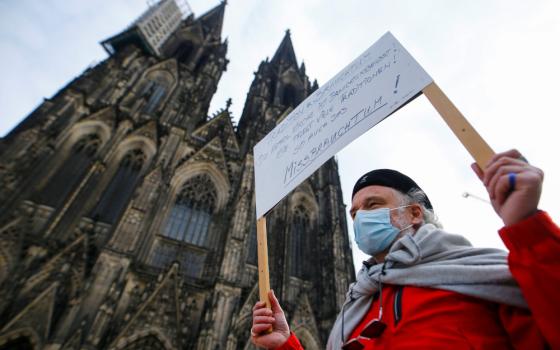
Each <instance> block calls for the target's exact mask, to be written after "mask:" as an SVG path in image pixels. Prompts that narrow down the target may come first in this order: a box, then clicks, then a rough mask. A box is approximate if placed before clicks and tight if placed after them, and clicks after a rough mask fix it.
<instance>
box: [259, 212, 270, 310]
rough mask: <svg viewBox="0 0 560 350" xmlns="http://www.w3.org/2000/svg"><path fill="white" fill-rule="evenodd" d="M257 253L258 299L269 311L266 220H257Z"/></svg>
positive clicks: (263, 218)
mask: <svg viewBox="0 0 560 350" xmlns="http://www.w3.org/2000/svg"><path fill="white" fill-rule="evenodd" d="M257 252H258V259H259V260H258V264H259V298H260V301H264V302H265V303H266V307H267V308H269V309H270V300H269V299H268V292H269V291H270V276H269V273H268V245H267V242H266V218H265V217H264V216H262V217H260V218H258V219H257Z"/></svg>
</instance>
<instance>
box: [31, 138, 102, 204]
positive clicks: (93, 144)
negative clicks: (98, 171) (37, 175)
mask: <svg viewBox="0 0 560 350" xmlns="http://www.w3.org/2000/svg"><path fill="white" fill-rule="evenodd" d="M100 145H101V139H100V138H99V136H98V135H97V134H89V135H86V136H84V137H82V138H81V139H80V140H79V141H78V142H76V144H75V145H74V147H72V150H71V151H70V154H69V155H68V157H67V158H66V160H65V161H64V162H63V163H62V165H61V166H60V167H59V168H58V170H57V171H56V172H55V174H54V175H53V176H52V177H51V178H50V179H49V181H48V182H47V184H46V185H45V186H44V187H43V188H42V189H41V190H40V191H39V192H37V194H36V195H35V196H33V200H34V201H36V202H38V203H41V204H46V205H48V206H51V207H53V208H57V207H58V206H60V205H61V204H62V203H63V202H64V200H65V199H66V197H67V196H68V195H69V194H70V192H71V191H72V189H74V187H75V186H76V185H77V184H78V183H79V182H80V180H81V178H82V177H83V175H84V174H85V172H86V171H87V169H89V168H90V166H91V163H92V161H93V157H94V156H95V154H96V153H97V150H98V149H99V146H100Z"/></svg>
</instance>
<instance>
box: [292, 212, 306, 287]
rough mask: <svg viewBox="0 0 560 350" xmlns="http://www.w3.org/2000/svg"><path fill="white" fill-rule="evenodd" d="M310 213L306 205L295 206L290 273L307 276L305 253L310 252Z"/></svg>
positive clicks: (301, 276)
mask: <svg viewBox="0 0 560 350" xmlns="http://www.w3.org/2000/svg"><path fill="white" fill-rule="evenodd" d="M310 227H311V225H310V219H309V213H308V212H307V210H306V209H305V207H304V206H302V205H298V206H296V207H295V208H294V211H293V214H292V222H291V225H290V245H289V247H290V264H289V267H290V275H291V276H295V277H300V278H303V277H306V276H305V274H306V271H307V269H306V267H305V259H304V257H305V255H306V254H309V250H308V248H309V247H308V244H307V242H308V241H309V239H308V237H309V234H310V232H309V229H310Z"/></svg>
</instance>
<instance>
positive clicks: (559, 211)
mask: <svg viewBox="0 0 560 350" xmlns="http://www.w3.org/2000/svg"><path fill="white" fill-rule="evenodd" d="M189 3H190V5H191V7H192V10H193V11H194V12H195V14H196V15H200V14H202V13H204V12H205V11H207V10H208V9H209V8H211V7H213V6H215V5H217V4H218V1H208V0H206V1H201V0H199V1H189ZM144 9H146V3H145V1H143V0H98V1H70V0H67V1H62V0H58V1H57V0H50V1H49V0H42V1H39V0H35V1H31V0H23V1H22V0H17V1H16V0H3V1H0V52H1V53H2V54H1V55H0V135H5V134H6V133H7V132H8V131H9V130H11V129H12V128H13V127H14V126H15V125H16V124H17V123H18V122H19V121H20V120H21V119H22V118H24V117H25V116H26V115H27V114H28V113H29V112H31V111H32V110H33V109H34V108H35V107H36V106H38V105H39V104H40V103H41V101H42V99H43V98H45V97H51V96H52V95H54V94H55V93H56V92H57V91H58V89H60V88H61V87H63V85H64V84H66V83H67V82H69V81H70V80H71V79H72V78H74V77H76V76H78V75H79V74H81V72H83V70H84V69H85V68H86V67H87V66H88V65H90V64H92V63H93V62H95V61H101V60H103V59H105V58H106V57H107V55H106V53H105V52H104V50H103V49H102V48H101V46H100V45H99V44H98V43H99V42H100V41H102V40H103V39H106V38H107V37H109V36H111V35H113V34H115V33H117V32H119V31H121V30H122V29H124V28H125V27H126V26H127V25H128V24H129V23H130V22H131V21H133V20H134V19H135V18H136V17H137V16H139V15H140V14H141V13H142V11H143V10H144ZM287 28H289V29H291V33H292V41H293V43H294V48H295V52H296V56H297V59H298V61H299V62H301V60H303V61H304V62H305V64H306V68H307V74H308V75H309V77H310V79H312V80H313V79H315V78H316V79H317V80H318V81H319V84H320V85H321V84H322V83H325V82H326V81H328V80H329V79H330V78H331V77H332V76H334V75H335V74H336V73H337V72H338V71H340V70H341V69H342V68H344V66H346V64H348V63H349V62H350V61H352V60H353V59H354V58H356V57H357V56H358V55H359V54H361V53H362V52H363V51H364V50H365V49H366V48H368V47H369V46H370V45H371V44H372V43H373V42H375V41H376V40H377V39H378V38H379V37H380V36H381V35H383V34H384V33H385V32H387V31H391V32H392V33H393V34H394V35H395V36H396V37H397V38H398V39H399V41H400V42H401V43H402V44H403V45H404V47H405V48H407V50H408V51H409V52H410V53H411V54H412V55H413V56H414V57H415V58H416V60H417V61H418V62H419V63H420V64H421V65H422V66H423V67H424V69H425V70H426V71H427V72H428V73H429V74H430V75H431V76H432V77H433V78H434V80H435V81H436V82H437V83H438V84H439V85H440V87H441V88H442V89H443V90H444V92H445V93H446V94H447V95H448V96H449V97H450V99H451V100H452V101H453V102H454V103H455V104H456V105H457V107H458V108H459V109H460V110H461V111H462V112H463V114H464V115H465V116H466V117H467V119H468V120H469V121H470V122H471V124H473V126H474V127H475V128H476V129H477V130H478V131H479V133H480V134H481V135H482V137H483V138H485V139H486V141H487V142H488V143H489V144H490V146H491V147H492V148H493V149H494V150H495V151H504V150H507V149H509V148H512V147H515V148H518V149H519V150H521V151H522V152H523V153H524V154H525V155H526V157H527V158H528V159H529V161H530V162H531V163H533V164H535V165H537V166H540V167H541V168H542V169H543V170H544V171H545V185H544V191H543V196H542V199H541V205H540V207H541V208H542V209H544V210H547V211H548V212H549V213H550V214H551V215H552V217H553V218H554V219H556V220H559V219H560V204H559V203H560V202H559V200H558V196H559V195H560V191H559V188H560V162H559V156H558V152H559V151H560V134H559V126H560V123H559V122H558V119H559V118H560V115H559V113H558V108H557V104H556V103H555V102H556V101H557V100H558V96H557V94H558V91H559V89H558V88H557V84H558V82H559V81H560V50H559V48H558V40H559V38H560V2H557V1H554V0H543V1H534V2H529V1H511V0H509V1H506V0H504V1H489V0H484V1H483V0H471V1H462V2H458V1H446V0H439V1H435V0H434V1H428V0H425V1H414V0H409V1H358V0H347V1H336V2H335V1H324V0H323V1H320V0H312V1H301V0H298V1H295V0H294V1H286V0H283V1H258V0H231V1H230V3H229V4H228V6H227V8H226V18H225V27H224V31H223V36H224V38H225V37H229V51H228V58H229V59H230V61H231V62H230V64H229V66H228V71H227V72H226V73H225V74H224V76H223V77H222V80H221V82H220V84H219V87H218V93H217V94H216V95H215V97H214V99H213V101H212V105H211V107H210V114H211V113H213V112H214V111H215V110H217V109H219V108H221V107H224V106H225V101H226V100H227V98H229V97H231V98H232V99H233V106H232V109H231V110H232V111H233V114H234V118H235V119H236V120H237V119H239V116H240V114H241V111H242V108H243V104H244V101H245V96H246V93H247V91H248V89H249V85H250V83H251V80H252V78H253V74H252V73H253V72H254V71H255V70H256V69H257V67H258V64H259V62H260V61H261V60H263V59H264V58H265V57H267V56H269V57H271V56H272V55H273V54H274V51H275V50H276V48H277V47H278V44H279V43H280V41H281V39H282V37H283V35H284V32H285V30H286V29H287ZM555 43H556V44H555ZM337 159H338V162H339V168H340V177H341V180H342V190H343V193H344V200H345V203H346V204H347V205H348V207H349V204H350V193H351V190H352V186H353V184H354V182H355V181H356V179H358V178H359V177H360V176H361V175H362V174H363V173H365V172H367V171H369V170H371V169H374V168H382V167H388V168H394V169H398V170H400V171H402V172H404V173H406V174H408V175H409V176H411V177H412V178H413V179H415V180H416V182H418V184H419V185H420V186H421V187H422V188H423V189H424V190H425V191H426V192H427V194H428V196H429V197H430V200H431V202H432V204H433V205H434V208H435V211H436V213H437V214H438V216H439V217H440V220H441V221H442V222H443V224H444V226H445V228H446V229H447V230H448V231H450V232H454V233H461V234H463V235H465V236H466V237H467V238H468V239H469V240H470V241H471V242H472V243H473V244H474V245H475V246H492V247H502V248H503V244H502V243H501V241H500V239H499V237H498V235H497V233H496V230H497V229H499V228H500V227H501V222H500V220H499V218H498V217H497V216H496V215H495V214H494V212H493V210H492V208H491V207H490V205H489V204H486V203H484V202H482V201H479V200H476V199H473V198H464V197H463V196H462V194H463V193H464V192H469V193H472V194H475V195H478V196H481V197H485V198H486V191H485V189H484V188H483V187H482V186H481V184H480V183H479V181H478V179H477V178H476V177H475V175H474V174H473V173H472V172H471V170H470V167H469V164H470V163H471V162H472V160H471V157H470V156H469V154H468V153H467V152H466V151H465V149H464V148H463V147H462V145H461V144H460V143H459V141H458V140H457V139H456V138H455V137H454V136H453V134H452V133H451V131H450V130H449V129H448V128H447V127H446V125H445V124H444V122H443V121H442V119H441V118H440V117H439V115H438V114H437V113H436V112H435V110H434V109H433V108H432V107H431V105H430V104H429V103H428V102H427V100H426V98H425V97H424V96H420V97H419V98H417V99H416V100H415V101H413V102H412V103H410V104H408V105H407V106H406V108H403V109H401V110H400V111H399V112H397V113H396V114H394V115H393V116H391V117H390V118H388V119H387V120H385V121H383V122H381V123H380V124H379V125H377V126H376V127H374V128H373V129H371V130H370V131H369V132H367V133H366V134H364V135H363V136H362V137H360V138H359V139H357V140H356V141H354V142H353V143H352V144H350V145H349V146H348V147H346V148H345V149H344V150H343V151H341V152H340V153H339V154H338V155H337ZM349 232H350V235H351V236H353V231H352V229H351V228H349ZM353 250H354V255H355V263H356V264H357V266H358V265H359V261H361V260H362V259H364V255H363V254H361V253H360V252H359V251H358V249H357V248H356V247H354V249H353Z"/></svg>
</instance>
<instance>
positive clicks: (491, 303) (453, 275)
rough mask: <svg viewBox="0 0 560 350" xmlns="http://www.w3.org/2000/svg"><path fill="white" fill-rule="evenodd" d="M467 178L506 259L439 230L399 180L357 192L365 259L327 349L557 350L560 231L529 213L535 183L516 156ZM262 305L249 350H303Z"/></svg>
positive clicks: (384, 174)
mask: <svg viewBox="0 0 560 350" xmlns="http://www.w3.org/2000/svg"><path fill="white" fill-rule="evenodd" d="M473 170H474V171H475V173H476V174H477V176H478V177H479V178H480V180H481V181H482V182H483V183H484V185H485V186H486V189H487V190H488V193H489V196H490V200H491V202H492V205H493V207H494V209H495V211H496V212H497V214H498V215H499V216H500V217H501V218H502V220H503V222H504V227H503V228H502V229H501V230H500V231H499V234H500V237H501V238H502V240H503V241H504V243H505V245H506V246H507V248H508V249H509V255H508V253H506V252H503V251H501V250H497V249H488V248H473V247H472V246H471V245H470V243H469V242H468V241H467V240H466V239H465V238H463V237H462V236H459V235H454V234H450V233H446V232H445V231H443V230H442V229H441V228H440V225H439V224H438V223H437V221H436V220H435V217H434V215H433V210H432V205H431V203H430V201H429V199H428V197H427V196H426V194H425V193H424V192H423V191H422V190H421V189H420V187H419V186H418V185H417V184H416V183H415V182H414V181H413V180H412V179H410V178H409V177H407V176H405V175H403V174H401V173H399V172H397V171H394V170H388V169H382V170H374V171H372V172H369V173H367V174H365V175H364V176H362V177H361V178H360V179H359V180H358V181H357V183H356V185H355V186H354V190H353V193H352V207H351V209H350V214H351V216H352V219H353V220H354V231H355V237H356V242H357V244H358V247H359V248H360V249H361V250H362V251H364V252H365V253H367V254H369V255H371V256H372V258H371V259H370V260H368V261H366V262H364V266H363V267H362V269H361V270H360V271H359V273H358V276H357V281H356V282H355V283H353V284H352V285H351V286H350V289H349V291H348V294H347V298H346V302H345V303H344V305H343V307H342V310H341V312H340V314H339V316H338V318H337V320H336V322H335V324H334V327H333V329H332V331H331V335H330V337H329V341H328V344H327V348H328V349H340V348H343V349H351V350H353V349H413V348H414V349H416V348H419V349H473V348H475V349H513V348H515V349H545V348H552V349H560V301H559V297H560V229H559V228H558V227H557V226H556V225H555V224H554V223H553V222H552V220H551V219H550V217H549V216H548V215H547V214H546V213H545V212H543V211H540V210H538V209H537V205H538V202H539V198H540V193H541V187H542V181H543V172H542V171H541V170H540V169H538V168H535V167H533V166H531V165H529V164H528V163H527V162H525V161H524V160H523V157H522V156H521V154H520V153H519V152H518V151H516V150H511V151H508V152H505V153H501V154H497V155H496V156H494V157H493V158H492V160H491V161H490V162H489V164H488V165H487V167H486V169H485V170H484V172H483V171H482V170H481V169H480V168H479V167H478V166H477V165H476V164H473ZM468 219H469V218H467V217H465V220H468ZM269 298H270V301H271V305H272V310H270V309H268V308H266V307H265V304H264V303H263V302H258V303H256V304H255V307H254V308H253V326H252V329H251V335H252V341H253V343H254V344H255V345H257V346H260V347H265V348H271V349H277V348H279V349H302V347H301V345H300V343H299V341H298V339H297V338H296V336H295V335H294V334H293V333H291V332H290V330H289V327H288V324H287V322H286V318H285V316H284V313H283V311H282V309H281V307H280V304H279V303H278V300H277V299H276V297H275V296H274V293H272V292H271V293H270V295H269Z"/></svg>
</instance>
